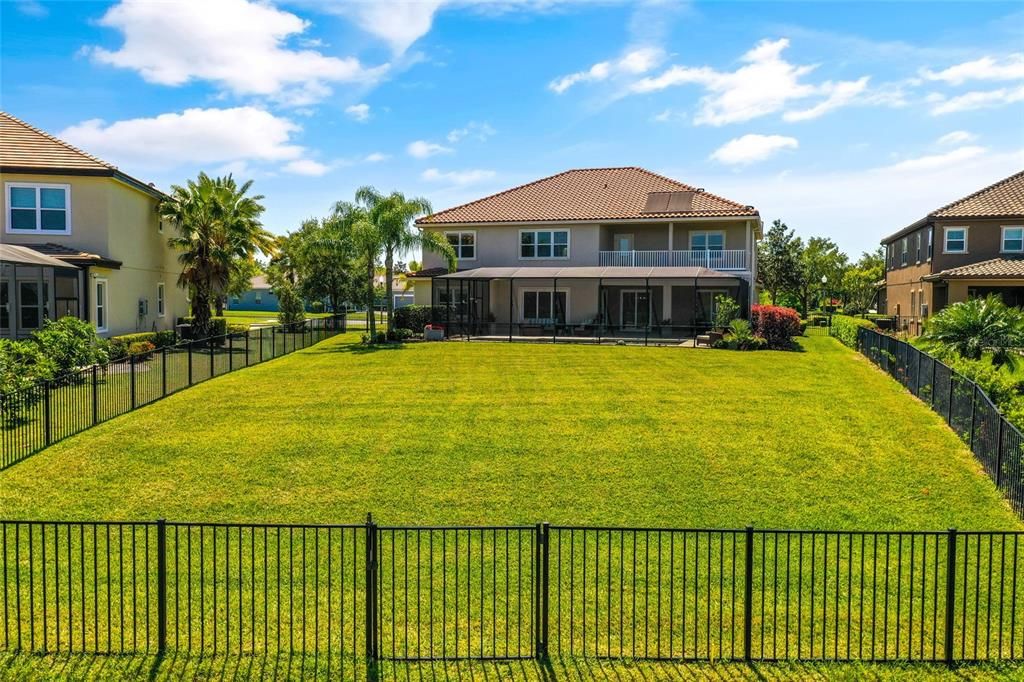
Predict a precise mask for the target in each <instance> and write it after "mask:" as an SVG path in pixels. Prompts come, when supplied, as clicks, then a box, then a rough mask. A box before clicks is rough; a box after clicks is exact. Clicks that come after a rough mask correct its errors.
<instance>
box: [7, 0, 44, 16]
mask: <svg viewBox="0 0 1024 682" xmlns="http://www.w3.org/2000/svg"><path fill="white" fill-rule="evenodd" d="M15 6H16V7H17V8H18V11H19V12H20V13H22V14H24V15H25V16H26V17H34V18H36V19H42V18H43V17H46V16H49V14H50V10H49V9H48V8H47V7H46V5H44V4H43V3H41V2H38V0H18V2H17V4H16V5H15Z"/></svg>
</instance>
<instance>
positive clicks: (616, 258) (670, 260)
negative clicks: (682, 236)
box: [598, 249, 748, 270]
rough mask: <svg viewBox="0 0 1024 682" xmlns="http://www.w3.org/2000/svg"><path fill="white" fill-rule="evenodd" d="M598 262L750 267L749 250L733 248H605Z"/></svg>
mask: <svg viewBox="0 0 1024 682" xmlns="http://www.w3.org/2000/svg"><path fill="white" fill-rule="evenodd" d="M598 265H602V266H623V267H633V268H657V267H677V268H711V269H712V270H747V269H748V265H747V252H746V251H744V250H742V249H736V250H729V251H601V252H600V255H599V262H598Z"/></svg>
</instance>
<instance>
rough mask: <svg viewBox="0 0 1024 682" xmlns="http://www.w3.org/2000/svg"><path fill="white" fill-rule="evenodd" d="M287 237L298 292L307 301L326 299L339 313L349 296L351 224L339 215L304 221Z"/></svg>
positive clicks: (352, 262) (352, 265)
mask: <svg viewBox="0 0 1024 682" xmlns="http://www.w3.org/2000/svg"><path fill="white" fill-rule="evenodd" d="M290 237H291V240H292V242H293V245H292V248H291V251H292V258H293V260H294V261H295V270H296V273H297V280H298V289H299V293H300V294H301V295H302V296H303V298H305V299H306V300H309V301H319V300H323V299H325V298H326V299H327V302H328V305H330V307H331V309H332V310H339V309H340V308H341V304H342V302H343V301H344V300H345V299H346V298H348V297H350V296H351V294H352V293H353V292H352V285H353V274H352V273H353V270H354V267H355V263H354V261H355V256H356V253H355V242H354V240H353V235H352V221H351V220H350V219H346V217H345V216H343V215H339V214H332V215H331V216H329V217H327V218H321V219H319V220H316V219H310V220H306V221H305V222H303V223H302V227H300V228H299V230H298V231H297V232H294V233H292V235H290Z"/></svg>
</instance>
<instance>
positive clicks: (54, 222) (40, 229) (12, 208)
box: [5, 182, 71, 234]
mask: <svg viewBox="0 0 1024 682" xmlns="http://www.w3.org/2000/svg"><path fill="white" fill-rule="evenodd" d="M5 190H6V194H7V232H9V233H24V234H71V186H70V185H51V184H38V183H27V182H8V183H6V185H5Z"/></svg>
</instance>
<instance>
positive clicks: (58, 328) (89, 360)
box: [32, 317, 110, 379]
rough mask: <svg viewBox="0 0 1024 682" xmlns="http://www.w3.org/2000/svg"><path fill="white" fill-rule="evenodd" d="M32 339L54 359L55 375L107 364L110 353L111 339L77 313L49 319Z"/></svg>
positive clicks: (56, 376) (41, 350)
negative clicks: (108, 341) (102, 336)
mask: <svg viewBox="0 0 1024 682" xmlns="http://www.w3.org/2000/svg"><path fill="white" fill-rule="evenodd" d="M32 340H33V341H35V343H36V344H38V346H39V350H40V352H42V354H43V355H45V356H46V357H47V358H49V359H50V361H51V362H52V363H53V369H54V378H60V377H62V375H65V374H69V373H71V372H73V371H74V370H76V369H78V368H80V367H87V366H89V365H95V364H104V363H106V362H107V360H108V359H109V357H110V356H109V354H108V351H107V348H108V346H109V344H108V343H107V341H106V340H104V339H101V338H100V337H99V336H97V335H96V329H95V328H94V327H93V326H92V325H91V324H89V323H88V322H86V321H85V320H80V319H78V318H77V317H62V318H60V319H59V320H56V321H54V320H47V322H46V325H45V326H44V327H43V328H42V329H40V330H39V331H37V332H35V333H34V334H33V335H32ZM67 378H68V379H73V378H75V377H73V376H68V377H67Z"/></svg>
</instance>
